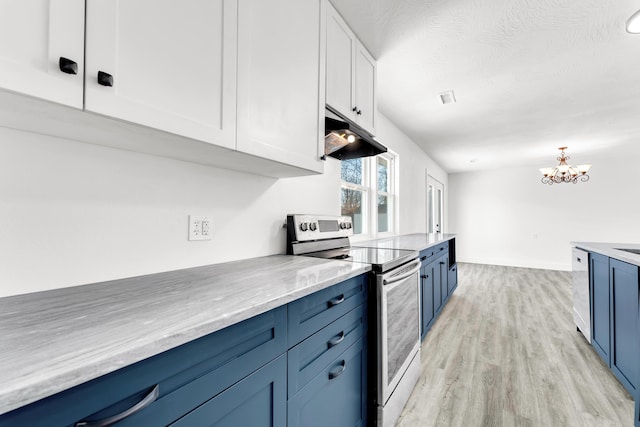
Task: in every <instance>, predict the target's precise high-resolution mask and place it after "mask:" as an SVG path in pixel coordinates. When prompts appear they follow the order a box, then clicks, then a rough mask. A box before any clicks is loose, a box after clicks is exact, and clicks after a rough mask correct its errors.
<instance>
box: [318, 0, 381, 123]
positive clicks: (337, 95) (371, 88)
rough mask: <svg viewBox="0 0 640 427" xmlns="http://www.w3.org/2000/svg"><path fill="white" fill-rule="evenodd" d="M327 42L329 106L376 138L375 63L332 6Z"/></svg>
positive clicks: (327, 22)
mask: <svg viewBox="0 0 640 427" xmlns="http://www.w3.org/2000/svg"><path fill="white" fill-rule="evenodd" d="M326 41H327V42H326V68H327V70H326V73H327V76H326V78H327V83H326V103H327V105H329V106H330V107H332V108H334V109H336V110H337V111H338V112H339V113H341V114H342V115H343V116H345V117H347V118H349V119H351V120H353V121H354V122H356V123H358V124H359V125H360V126H361V127H362V128H364V129H365V130H367V131H369V132H370V133H371V134H373V135H375V127H376V126H375V125H376V123H375V115H376V108H377V107H376V62H375V60H374V59H373V57H372V56H371V55H370V54H369V52H367V50H366V49H365V47H364V46H363V45H362V44H361V43H360V41H359V40H358V39H357V38H356V36H355V34H354V33H353V32H352V31H351V29H350V28H349V26H348V25H347V24H346V22H345V21H344V20H343V19H342V17H341V16H340V14H339V13H338V11H337V10H336V9H335V8H334V7H333V6H332V5H331V4H328V6H327V14H326Z"/></svg>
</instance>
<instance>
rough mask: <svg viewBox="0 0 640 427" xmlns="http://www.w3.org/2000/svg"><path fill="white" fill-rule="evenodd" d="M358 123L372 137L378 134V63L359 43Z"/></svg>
mask: <svg viewBox="0 0 640 427" xmlns="http://www.w3.org/2000/svg"><path fill="white" fill-rule="evenodd" d="M355 75H356V78H355V87H356V90H355V92H356V103H355V105H357V107H358V108H357V111H356V122H358V124H359V125H360V126H362V127H363V128H364V129H366V130H368V131H369V132H370V133H371V134H372V135H375V133H376V126H375V115H376V108H377V107H376V61H375V60H374V59H373V57H372V56H371V55H370V54H369V52H367V50H366V49H365V48H364V46H362V45H361V44H360V43H358V47H357V49H356V73H355Z"/></svg>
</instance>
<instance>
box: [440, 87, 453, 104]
mask: <svg viewBox="0 0 640 427" xmlns="http://www.w3.org/2000/svg"><path fill="white" fill-rule="evenodd" d="M440 101H442V103H443V104H445V105H446V104H453V103H455V102H456V96H455V94H454V93H453V91H452V90H448V91H446V92H442V93H441V94H440Z"/></svg>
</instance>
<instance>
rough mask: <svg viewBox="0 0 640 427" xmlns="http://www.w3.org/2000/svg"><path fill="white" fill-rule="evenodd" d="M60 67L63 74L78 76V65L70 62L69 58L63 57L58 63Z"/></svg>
mask: <svg viewBox="0 0 640 427" xmlns="http://www.w3.org/2000/svg"><path fill="white" fill-rule="evenodd" d="M58 66H59V67H60V71H62V72H63V73H67V74H78V63H77V62H75V61H72V60H70V59H69V58H65V57H64V56H61V57H60V60H59V61H58Z"/></svg>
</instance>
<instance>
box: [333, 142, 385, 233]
mask: <svg viewBox="0 0 640 427" xmlns="http://www.w3.org/2000/svg"><path fill="white" fill-rule="evenodd" d="M341 163H342V164H341V179H342V185H341V189H340V191H341V201H342V215H345V216H350V217H351V218H352V221H353V233H354V235H360V236H367V237H374V236H377V235H379V234H385V233H386V234H390V233H393V232H394V231H395V229H396V225H395V224H396V223H395V221H396V215H395V214H396V210H397V209H396V202H397V200H396V188H395V183H396V179H395V173H396V164H397V156H396V155H395V154H393V153H385V154H381V155H379V156H376V157H365V158H360V159H352V160H342V162H341Z"/></svg>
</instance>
